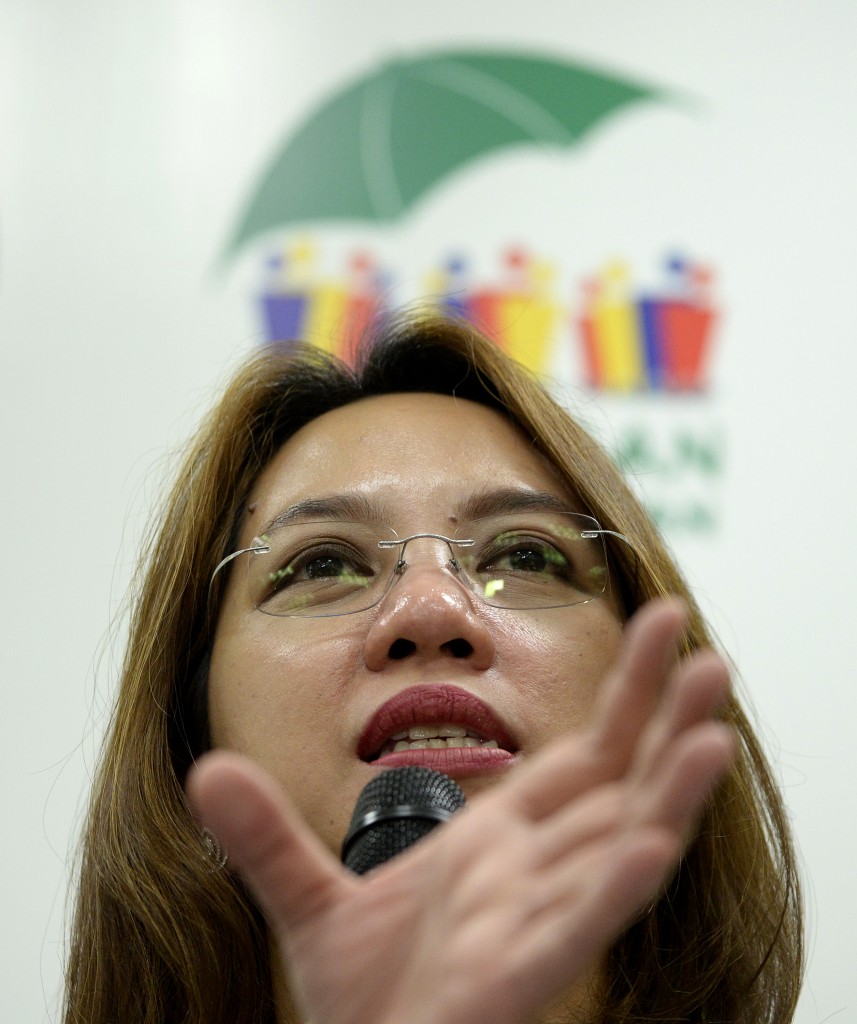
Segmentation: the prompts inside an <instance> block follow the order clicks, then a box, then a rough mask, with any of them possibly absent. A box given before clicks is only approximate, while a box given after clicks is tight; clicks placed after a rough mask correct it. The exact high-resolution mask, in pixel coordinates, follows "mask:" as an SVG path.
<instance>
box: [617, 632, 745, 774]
mask: <svg viewBox="0 0 857 1024" xmlns="http://www.w3.org/2000/svg"><path fill="white" fill-rule="evenodd" d="M729 687H730V682H729V670H728V668H727V667H726V664H725V662H724V661H723V659H722V658H721V657H720V656H719V655H718V654H717V653H716V652H715V651H702V652H700V653H698V654H696V655H694V656H693V657H691V658H689V659H688V660H687V661H685V662H683V663H682V664H681V665H679V666H678V667H677V668H676V669H675V670H674V671H673V673H672V679H671V680H670V685H669V687H668V689H667V693H666V694H665V697H664V700H663V701H662V706H661V708H660V709H659V711H658V713H657V714H656V715H655V716H654V717H653V719H652V721H651V722H650V723H649V725H648V727H647V728H646V731H645V733H644V734H643V736H642V737H641V739H640V743H639V745H638V751H637V754H636V757H635V766H634V769H633V775H634V776H635V777H636V778H638V779H642V780H644V779H645V778H646V777H647V776H648V774H649V773H651V772H653V771H655V770H657V766H658V765H659V764H660V763H661V762H662V761H663V759H664V757H665V756H666V752H667V750H668V748H669V746H670V744H672V743H673V742H674V741H675V740H676V738H677V737H678V736H680V735H681V734H682V733H683V732H686V731H688V730H690V729H692V728H694V727H695V726H697V725H699V724H701V723H703V722H706V721H711V720H712V719H714V716H715V715H716V713H717V711H718V709H719V708H720V707H722V706H723V704H724V703H725V702H726V699H727V697H728V695H729Z"/></svg>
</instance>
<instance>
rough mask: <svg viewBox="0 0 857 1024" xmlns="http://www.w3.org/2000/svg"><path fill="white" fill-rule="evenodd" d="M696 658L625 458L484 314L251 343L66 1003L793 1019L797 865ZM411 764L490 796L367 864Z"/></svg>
mask: <svg viewBox="0 0 857 1024" xmlns="http://www.w3.org/2000/svg"><path fill="white" fill-rule="evenodd" d="M585 517H591V518H585ZM593 520H596V521H597V522H593ZM331 523H333V524H334V526H331ZM509 523H514V524H518V523H524V524H525V527H526V530H525V532H524V533H521V531H520V530H519V529H518V526H517V525H515V526H514V527H513V526H510V525H509ZM497 524H500V525H499V526H498V525H497ZM557 524H560V525H557ZM568 524H570V525H571V527H572V529H571V531H570V532H569V530H567V529H566V526H567V525H568ZM509 536H513V537H514V538H516V540H515V545H514V546H509V545H506V543H505V542H506V538H507V537H509ZM546 536H547V537H550V539H551V542H552V543H553V542H554V541H555V543H556V547H557V548H559V549H561V551H562V552H563V554H562V558H563V561H562V564H561V565H559V566H558V565H557V563H556V562H555V561H551V559H550V558H547V559H546V557H545V550H546V549H545V546H544V543H543V541H544V538H545V537H546ZM568 536H572V537H573V538H574V544H575V545H576V546H575V547H574V549H573V554H572V555H569V557H568V559H567V560H566V559H565V552H566V548H565V547H563V545H566V544H567V543H571V542H567V541H566V540H565V538H566V537H568ZM295 537H300V538H303V539H302V540H301V541H300V543H299V544H298V543H297V542H295V541H294V538H295ZM521 537H524V538H525V539H526V543H521V542H519V539H520V538H521ZM282 538H286V539H282ZM307 538H309V541H311V542H312V545H313V547H312V550H311V554H310V556H307V557H298V556H294V554H293V553H294V552H296V551H300V550H303V549H304V548H305V547H306V546H307V545H308V543H309V541H308V540H307ZM319 538H321V539H323V541H324V546H323V548H322V547H320V546H319V545H320V544H321V541H320V540H319ZM486 538H487V539H486ZM556 538H559V539H556ZM378 541H385V542H387V543H386V546H380V547H379V546H378ZM551 550H554V549H553V548H552V549H551ZM578 550H582V551H584V552H585V554H584V555H582V556H581V557H580V558H579V559H578V555H577V552H578ZM281 551H286V552H292V554H289V556H288V557H286V558H284V559H282V560H281V561H279V562H277V561H275V560H274V559H275V558H276V557H277V556H278V554H279V553H280V552H281ZM474 552H476V553H474ZM577 563H580V564H581V565H583V566H584V568H585V572H583V573H578V571H577V569H576V568H575V570H574V573H572V570H571V568H570V566H571V565H577ZM260 566H261V567H262V568H260ZM486 566H487V568H486ZM572 576H574V578H572ZM584 577H585V578H584ZM331 581H333V582H331ZM533 581H535V582H533ZM558 594H559V596H557V595H558ZM665 595H677V597H678V598H679V599H680V600H681V602H682V604H681V605H679V604H678V603H677V602H676V601H675V600H673V601H672V602H663V601H661V602H658V601H656V600H655V599H657V598H662V597H664V596H665ZM647 604H648V605H649V606H648V607H646V608H643V606H644V605H647ZM638 610H640V611H638ZM635 613H637V614H635ZM632 617H633V619H632ZM629 620H630V621H629ZM710 647H711V641H710V638H709V637H708V634H707V633H706V630H705V626H704V624H703V622H702V621H701V618H700V616H699V613H698V611H697V610H696V608H695V606H694V604H693V600H692V598H691V596H690V594H689V593H688V591H687V588H686V586H685V584H684V582H683V581H682V579H681V577H680V575H679V573H678V571H677V570H676V568H675V567H674V565H673V564H672V562H671V560H670V558H669V556H668V555H667V553H666V551H665V550H664V548H663V545H662V544H661V542H660V540H659V538H658V535H657V532H656V531H655V529H654V528H653V526H652V525H651V523H650V522H649V520H648V519H647V517H646V515H645V513H644V512H643V511H642V510H641V508H640V506H639V504H638V503H637V501H636V500H635V499H634V498H633V496H632V495H631V493H630V492H629V491H628V489H627V487H626V486H625V484H624V483H623V481H622V479H621V477H620V475H619V474H618V473H617V472H616V470H615V468H614V467H613V465H612V464H611V462H610V460H609V459H608V458H607V457H606V455H605V454H604V453H603V452H602V451H601V450H600V449H599V447H598V446H597V445H596V444H595V442H594V441H593V440H592V439H591V438H590V437H589V436H588V435H587V434H586V433H585V432H584V431H583V430H582V429H581V428H580V427H579V426H577V424H576V423H575V422H574V421H573V420H572V419H571V418H570V417H569V416H568V415H567V414H566V413H565V412H564V411H563V410H561V409H560V408H559V407H558V406H557V405H556V404H555V403H554V402H553V401H552V400H551V399H550V398H549V397H548V396H547V395H546V394H545V393H544V392H543V391H542V390H541V389H540V388H539V387H538V386H537V385H536V384H535V383H533V382H532V380H531V379H530V378H529V377H528V376H527V375H526V374H525V373H524V372H523V371H522V370H521V369H520V368H519V367H517V366H516V365H515V364H513V363H511V362H510V361H509V360H508V359H507V358H506V357H505V356H504V355H503V354H502V353H501V352H500V351H499V350H498V349H497V348H496V347H495V346H493V345H492V344H491V343H490V342H488V341H486V340H485V339H483V338H482V337H480V336H479V335H478V334H476V333H475V332H473V331H472V330H471V329H469V328H467V327H465V326H462V325H459V324H452V323H448V322H445V321H440V320H432V319H423V320H416V319H411V320H408V321H403V322H401V323H398V324H393V325H391V326H389V327H388V328H387V329H386V331H385V332H384V334H383V336H382V337H380V338H377V339H375V340H374V342H372V343H371V344H369V345H367V346H366V348H365V350H364V351H363V352H362V353H361V355H360V357H359V359H358V363H357V370H356V371H355V372H353V373H352V372H351V371H349V370H347V369H346V368H344V367H343V366H341V365H339V364H337V363H335V362H334V361H332V360H329V359H327V358H325V357H323V356H322V355H320V354H318V353H316V352H314V351H311V350H304V351H299V352H298V353H296V354H291V355H287V354H277V353H276V352H267V353H264V354H261V355H259V356H258V357H256V358H255V359H253V360H251V361H250V362H249V363H248V364H247V366H246V367H245V368H244V369H243V370H242V371H241V373H240V374H239V375H238V376H237V377H236V378H235V380H234V381H233V383H232V384H231V385H230V387H229V388H228V390H227V392H226V394H225V396H224V398H223V400H222V401H221V402H220V404H219V405H218V407H217V408H216V409H215V411H214V412H213V414H212V415H211V416H210V418H209V419H208V421H207V422H206V423H205V424H204V426H203V428H202V429H201V431H200V433H199V435H198V437H197V439H196V441H195V444H194V445H193V447H192V448H191V450H190V452H189V455H188V457H187V460H186V462H185V464H184V467H183V469H182V471H181V473H180V476H179V478H178V480H177V482H176V485H175V487H174V489H173V492H172V495H171V497H170V499H169V501H168V504H167V508H166V511H165V515H164V519H163V523H162V525H161V526H160V528H159V529H158V531H157V532H155V533H154V534H153V535H152V537H151V539H150V541H149V544H148V547H147V555H146V562H145V570H144V574H143V575H142V577H141V581H140V587H139V594H138V597H137V601H136V604H135V606H134V610H133V617H132V625H131V636H130V642H129V646H128V652H127V656H126V661H125V666H124V671H123V675H122V681H121V686H120V693H119V697H118V703H117V708H116V713H115V717H114V720H113V723H112V727H111V729H110V733H109V736H108V739H107V743H106V747H105V751H104V756H103V759H102V763H101V767H100V770H99V774H98V778H97V780H96V785H95V789H94V793H93V798H92V806H91V811H90V818H89V823H88V827H87V830H86V834H85V837H84V845H83V856H82V869H81V882H80V889H79V893H78V898H77V906H76V917H75V924H74V933H73V938H72V948H71V957H70V963H69V970H68V989H67V1004H66V1017H65V1019H66V1021H67V1022H68V1024H71V1022H83V1021H85V1022H87V1024H95V1022H107V1021H122V1022H137V1021H140V1022H142V1021H151V1022H157V1024H163V1022H167V1021H176V1022H178V1021H193V1022H200V1024H201V1022H206V1024H212V1022H215V1021H224V1022H226V1021H229V1022H230V1024H234V1022H248V1024H249V1022H263V1021H265V1022H275V1021H276V1022H277V1024H283V1022H288V1021H292V1020H295V1021H301V1020H312V1022H313V1024H333V1022H337V1024H338V1022H340V1021H342V1022H345V1021H352V1022H359V1021H389V1022H398V1021H421V1020H425V1021H439V1020H443V1021H458V1022H461V1024H469V1022H471V1021H482V1020H490V1021H509V1022H510V1024H511V1022H517V1021H522V1022H523V1021H532V1020H540V1021H545V1022H547V1021H566V1022H584V1021H585V1022H590V1024H596V1022H598V1024H607V1022H617V1024H618V1022H626V1024H630V1022H641V1021H665V1020H682V1021H699V1022H703V1021H706V1022H710V1024H713V1022H726V1021H728V1022H730V1024H733V1022H734V1024H745V1022H746V1024H751V1022H752V1024H760V1022H764V1021H767V1022H772V1024H773V1022H777V1024H785V1022H787V1021H789V1020H791V1018H792V1014H793V1010H794V1005H795V1002H796V999H797V992H798V988H799V982H800V971H801V933H800V906H799V899H798V891H797V878H796V873H795V865H794V858H793V853H792V849H791V845H790V838H789V833H788V828H787V824H786V819H785V813H784V810H783V807H782V804H781V802H780V799H779V796H778V793H777V791H776V788H775V786H774V783H773V781H772V779H771V776H770V773H769V770H768V767H767V765H766V763H765V760H764V757H763V755H762V753H761V751H760V748H759V745H758V742H757V740H756V739H755V737H754V735H753V733H752V731H751V729H750V727H749V725H748V723H747V721H746V719H745V717H744V715H743V714H742V712H741V710H740V708H739V707H738V705H737V703H736V701H735V700H734V698H733V697H732V696H730V695H729V694H728V683H727V673H726V670H725V668H724V666H723V664H722V662H721V660H720V659H719V658H718V657H717V656H716V655H715V654H714V653H713V652H712V651H711V650H710ZM676 651H679V652H680V653H681V655H682V656H683V661H682V663H681V664H680V665H678V666H675V665H674V661H675V652H676ZM718 708H719V710H718ZM715 719H722V722H721V721H715ZM723 723H726V724H725V725H724V724H723ZM410 727H414V728H415V729H416V730H417V731H418V735H420V734H419V730H420V729H423V728H425V729H426V730H427V732H428V734H431V733H436V734H437V733H441V734H442V735H433V736H431V737H430V738H427V739H426V742H428V743H429V746H428V747H427V748H426V747H423V746H422V745H421V743H422V741H421V740H419V739H418V740H417V741H416V745H414V744H415V741H414V739H413V737H412V736H411V735H410V732H409V730H410ZM406 732H407V733H408V735H407V736H406V735H405V733H406ZM462 734H463V735H462ZM432 740H434V746H432V745H431V742H432ZM402 744H404V747H402ZM211 748H220V751H219V752H216V753H213V754H209V755H207V757H205V758H202V761H201V763H200V765H199V766H198V767H195V768H194V767H193V766H194V765H195V763H196V762H197V760H198V759H200V758H201V757H202V755H203V754H204V753H205V752H206V751H209V750H210V749H211ZM224 751H226V752H224ZM248 758H249V760H248ZM252 762H255V766H254V764H253V763H252ZM402 762H405V763H423V764H428V765H430V766H434V767H440V768H442V769H443V770H446V771H447V772H448V773H449V774H451V775H453V776H455V777H457V778H458V780H459V781H460V783H461V785H462V788H463V789H464V790H465V792H466V793H467V795H468V797H469V798H473V799H472V800H471V802H470V804H469V806H468V808H467V810H466V811H465V812H463V813H461V814H460V815H459V816H458V817H457V818H456V820H454V821H452V822H451V823H450V824H449V825H447V826H444V828H442V829H439V830H437V831H436V832H435V833H434V834H433V835H432V836H431V837H429V838H428V839H426V840H425V841H424V842H422V843H420V844H418V845H417V846H416V847H414V848H413V850H411V851H409V852H408V853H407V854H405V855H403V856H401V857H399V858H397V859H396V860H394V861H391V862H390V864H389V865H386V866H385V867H384V868H382V869H380V870H378V871H377V872H375V873H372V874H370V875H369V876H368V877H367V878H365V879H357V878H356V877H354V876H349V874H348V873H347V872H346V871H345V869H343V868H341V867H340V866H339V865H338V863H337V861H336V854H337V853H338V849H339V844H340V843H341V841H342V837H343V835H344V832H345V829H346V827H347V824H348V818H349V815H350V811H351V808H352V807H353V805H354V801H355V799H356V797H357V795H358V793H359V792H360V790H361V788H362V787H363V785H364V784H365V782H366V781H368V779H370V778H372V777H373V776H374V775H375V774H377V772H378V771H379V770H380V768H384V767H390V766H392V765H395V764H398V763H402ZM258 766H261V768H260V767H258ZM192 769H193V770H192ZM262 769H264V771H262ZM185 786H187V787H188V793H189V796H190V798H191V802H192V804H193V807H194V810H195V812H196V814H194V812H193V811H191V809H190V808H189V806H188V800H187V798H186V796H185ZM483 790H484V792H483ZM477 797H478V799H477ZM200 822H202V823H204V825H206V826H208V828H203V825H202V824H200ZM214 836H217V840H215V839H214ZM218 840H219V841H220V842H221V843H222V844H223V845H224V847H225V848H226V850H227V852H228V863H227V864H226V866H225V867H224V864H223V861H224V858H223V856H221V855H220V850H219V847H218V846H217V841H218ZM245 886H246V887H245ZM260 906H262V907H264V910H265V916H264V917H263V915H262V913H261V911H260V909H259V907H260Z"/></svg>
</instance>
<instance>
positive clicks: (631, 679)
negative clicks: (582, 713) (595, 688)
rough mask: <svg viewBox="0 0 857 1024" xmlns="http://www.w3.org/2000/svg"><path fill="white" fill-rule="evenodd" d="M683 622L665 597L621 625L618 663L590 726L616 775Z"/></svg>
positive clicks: (672, 659)
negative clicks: (613, 765) (624, 628)
mask: <svg viewBox="0 0 857 1024" xmlns="http://www.w3.org/2000/svg"><path fill="white" fill-rule="evenodd" d="M686 620H687V614H686V612H685V608H684V605H683V604H682V603H681V602H680V601H679V600H677V599H675V598H669V599H664V600H659V601H652V602H650V603H649V604H647V605H644V606H643V608H641V609H640V611H639V612H637V613H636V615H634V617H633V618H632V619H631V621H630V622H629V624H628V626H627V629H626V634H625V637H624V640H623V643H622V648H621V650H620V652H619V660H618V662H617V664H616V666H615V667H614V668H613V669H612V670H611V672H610V674H609V675H608V677H607V679H606V680H605V684H604V686H603V688H602V690H601V695H600V698H599V701H598V703H597V705H596V718H595V727H594V730H595V737H596V742H597V744H598V746H599V748H600V749H601V751H602V752H603V753H604V754H605V756H607V757H609V758H612V759H615V760H616V762H617V764H616V770H617V771H619V772H621V771H624V768H625V767H626V766H627V764H628V762H629V760H630V758H631V757H632V755H633V753H634V749H635V746H636V742H637V738H638V737H639V735H640V732H641V731H642V729H643V728H644V727H645V726H646V724H647V722H648V721H649V719H650V717H651V715H652V714H653V712H654V710H655V708H656V707H657V706H658V703H659V701H660V700H661V697H662V694H663V692H664V689H665V687H666V683H667V680H668V679H669V676H670V673H671V671H672V670H673V668H674V666H675V664H676V658H677V652H678V645H679V642H680V640H681V637H682V633H683V631H684V627H685V624H686Z"/></svg>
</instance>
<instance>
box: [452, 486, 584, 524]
mask: <svg viewBox="0 0 857 1024" xmlns="http://www.w3.org/2000/svg"><path fill="white" fill-rule="evenodd" d="M573 511H574V509H573V508H572V507H571V505H570V504H569V502H568V501H565V500H563V499H562V498H559V497H557V495H556V494H552V493H551V492H550V491H533V490H529V489H528V488H518V487H500V488H492V489H489V488H485V489H484V490H481V491H477V492H476V493H475V494H473V495H471V497H469V498H467V499H466V500H465V501H464V502H462V504H461V505H460V506H459V508H458V515H459V518H462V519H482V518H484V517H485V516H496V515H505V514H508V513H510V512H573Z"/></svg>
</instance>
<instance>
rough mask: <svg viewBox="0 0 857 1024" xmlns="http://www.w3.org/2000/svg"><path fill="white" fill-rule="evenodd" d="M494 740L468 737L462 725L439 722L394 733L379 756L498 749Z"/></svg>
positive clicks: (413, 726) (414, 726) (497, 744)
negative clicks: (407, 751) (408, 752)
mask: <svg viewBox="0 0 857 1024" xmlns="http://www.w3.org/2000/svg"><path fill="white" fill-rule="evenodd" d="M499 746H500V745H499V743H498V742H497V741H496V740H488V741H487V742H486V741H485V740H482V739H481V738H480V737H479V736H473V735H468V732H467V729H466V728H465V727H464V726H463V725H453V724H452V723H451V722H441V723H440V724H438V725H412V726H411V727H410V728H409V729H403V730H402V731H401V732H397V733H395V735H393V736H391V737H390V739H389V740H388V741H387V743H386V744H385V746H384V748H383V750H382V751H381V754H380V755H379V756H381V757H383V756H384V755H385V754H390V753H398V752H399V751H401V750H444V749H446V748H448V747H488V748H491V749H493V750H497V749H498V748H499Z"/></svg>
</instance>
